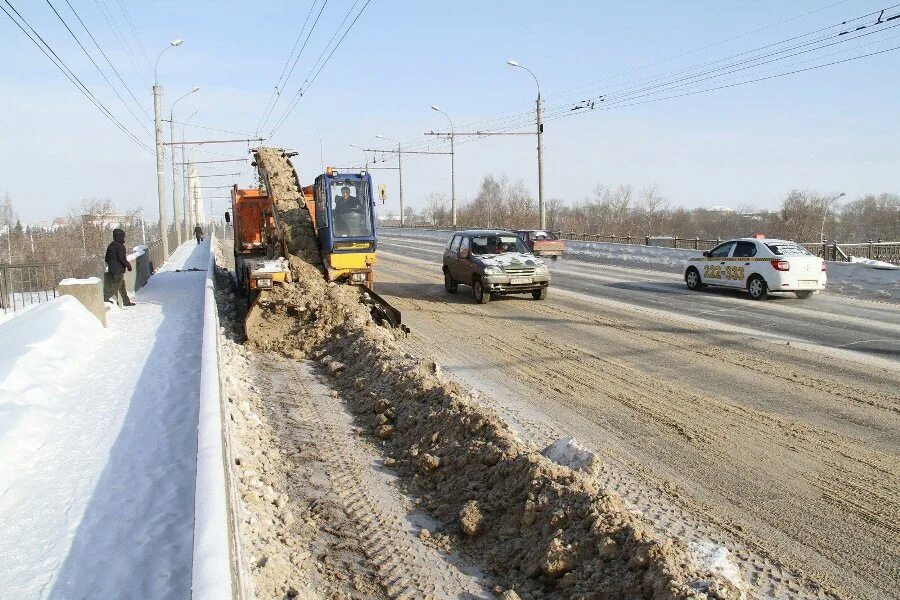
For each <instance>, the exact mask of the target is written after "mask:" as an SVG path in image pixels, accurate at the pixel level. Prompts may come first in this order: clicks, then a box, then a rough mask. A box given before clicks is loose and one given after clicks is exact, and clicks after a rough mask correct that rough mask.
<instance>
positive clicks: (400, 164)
mask: <svg viewBox="0 0 900 600" xmlns="http://www.w3.org/2000/svg"><path fill="white" fill-rule="evenodd" d="M375 137H377V138H378V139H379V140H386V141H388V142H397V175H398V177H399V178H400V227H403V162H402V156H403V152H402V150H401V148H400V140H395V139H394V138H389V137H387V136H383V135H381V134H380V133H379V134H376V135H375Z"/></svg>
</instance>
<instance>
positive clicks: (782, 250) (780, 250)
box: [766, 242, 813, 256]
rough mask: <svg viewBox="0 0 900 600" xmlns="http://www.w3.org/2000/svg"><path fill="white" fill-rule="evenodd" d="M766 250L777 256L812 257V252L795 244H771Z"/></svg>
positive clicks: (767, 245)
mask: <svg viewBox="0 0 900 600" xmlns="http://www.w3.org/2000/svg"><path fill="white" fill-rule="evenodd" d="M766 248H768V249H769V250H771V251H772V254H774V255H775V256H812V255H813V254H812V252H810V251H809V250H807V249H806V248H804V247H803V246H801V245H800V244H796V243H794V242H769V243H767V244H766Z"/></svg>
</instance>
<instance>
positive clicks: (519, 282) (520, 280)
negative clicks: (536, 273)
mask: <svg viewBox="0 0 900 600" xmlns="http://www.w3.org/2000/svg"><path fill="white" fill-rule="evenodd" d="M509 283H510V284H512V285H522V284H524V283H534V280H533V279H532V278H531V277H512V278H511V279H510V280H509Z"/></svg>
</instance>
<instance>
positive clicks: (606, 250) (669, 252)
mask: <svg viewBox="0 0 900 600" xmlns="http://www.w3.org/2000/svg"><path fill="white" fill-rule="evenodd" d="M387 231H389V235H396V236H400V237H409V238H419V239H432V240H440V241H446V240H447V239H449V238H450V235H451V234H452V233H453V232H452V231H447V230H439V229H395V228H391V229H389V230H387ZM565 243H566V253H565V254H564V255H563V256H562V258H561V259H560V260H563V261H565V260H572V259H574V260H578V261H583V262H596V263H600V264H611V265H616V266H621V267H628V268H639V269H645V270H650V271H661V272H666V273H677V274H679V275H681V274H683V273H684V264H685V262H687V261H688V260H690V259H691V258H693V257H697V256H702V255H703V252H701V251H699V250H685V249H682V248H665V247H662V246H645V245H643V244H614V243H609V242H583V241H576V240H566V241H565ZM872 263H880V261H869V260H868V259H855V260H854V261H853V262H830V261H829V262H828V263H827V270H828V285H827V286H826V288H825V293H829V294H838V295H842V296H852V297H855V298H862V299H864V300H879V301H885V302H895V303H900V272H898V271H897V270H896V268H893V269H888V268H886V267H883V266H876V265H874V264H872ZM882 264H889V263H882ZM890 266H891V267H894V265H890ZM552 271H553V269H552V267H551V273H552Z"/></svg>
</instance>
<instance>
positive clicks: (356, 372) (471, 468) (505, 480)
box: [247, 148, 742, 600]
mask: <svg viewBox="0 0 900 600" xmlns="http://www.w3.org/2000/svg"><path fill="white" fill-rule="evenodd" d="M258 160H259V161H260V162H261V165H262V166H263V167H264V168H265V169H266V170H267V171H268V173H269V181H270V186H271V189H270V192H271V194H272V196H273V201H274V203H275V206H276V210H277V211H278V212H279V216H280V217H281V219H282V221H283V223H285V226H286V228H287V232H286V240H287V244H288V249H289V252H290V254H291V257H290V267H291V273H292V277H293V281H294V284H293V285H290V286H284V287H279V288H276V289H274V290H272V292H271V296H270V301H269V302H267V303H266V304H265V306H264V307H262V310H260V311H259V316H258V318H257V319H256V321H255V322H254V323H253V324H252V326H253V327H254V328H255V330H254V333H253V336H252V339H253V342H252V343H250V342H248V344H247V345H248V347H249V348H250V349H251V350H252V351H254V352H257V353H258V352H271V351H274V352H278V353H281V354H283V355H285V356H287V357H289V358H291V359H295V360H312V361H315V362H316V363H317V364H319V365H320V371H321V374H322V376H323V377H324V378H327V380H328V382H329V384H330V385H331V386H333V387H334V388H335V389H337V390H339V392H340V398H335V399H334V402H341V401H343V402H345V403H346V405H347V406H346V408H347V409H348V410H349V412H350V413H351V414H353V415H354V418H355V421H356V424H357V425H358V426H359V427H360V428H361V429H362V431H363V432H365V434H367V435H369V436H371V439H372V440H375V441H377V442H378V444H377V448H379V449H380V451H381V452H382V453H383V454H384V464H385V465H387V466H390V468H392V469H393V470H394V471H395V474H396V475H397V477H398V478H399V483H400V485H401V487H402V489H403V490H404V492H406V493H407V494H409V495H410V496H411V497H413V498H415V499H416V504H417V505H418V508H419V510H422V511H424V512H425V513H427V514H428V515H429V516H430V517H432V518H433V519H435V520H436V521H437V522H438V523H440V526H439V527H437V528H436V530H435V531H431V532H429V537H430V540H429V541H430V543H433V544H436V545H438V546H439V547H440V548H441V549H443V550H445V551H447V552H450V553H458V554H459V555H460V556H462V557H463V558H464V559H465V560H466V561H468V562H470V563H472V564H474V565H477V566H478V567H479V568H480V569H481V570H482V571H483V573H484V574H485V575H486V577H488V578H489V579H490V580H491V581H492V582H495V583H496V584H497V586H498V587H497V588H495V591H496V592H498V593H504V592H505V593H504V596H505V597H507V598H511V597H516V595H518V596H519V597H522V598H548V599H549V598H553V599H556V598H559V599H563V598H566V599H568V598H598V599H600V598H609V599H613V598H647V599H657V600H663V599H676V598H708V599H713V598H717V599H737V598H741V597H742V593H741V591H740V590H738V589H737V588H736V587H735V586H734V585H732V584H731V583H730V582H728V581H725V580H724V579H722V578H721V577H718V576H717V575H716V574H714V573H712V572H710V571H708V570H705V569H704V568H703V567H701V566H700V565H699V564H698V562H697V561H696V560H695V559H694V558H693V557H692V555H691V553H690V552H688V551H687V549H686V548H685V547H684V546H683V545H682V544H681V543H680V542H679V541H678V540H673V539H664V538H663V537H661V536H660V535H659V534H658V533H656V532H654V531H653V530H652V528H651V527H650V526H649V524H647V523H644V522H642V520H641V517H640V516H639V515H636V514H632V513H631V512H629V511H628V510H627V509H626V508H625V506H624V505H623V503H622V502H621V501H620V500H619V498H618V497H616V496H615V495H614V494H612V493H610V492H609V491H606V490H604V489H601V488H599V487H598V486H597V484H596V483H595V482H594V480H593V478H592V477H591V475H590V473H589V472H584V471H582V470H573V469H570V468H568V467H565V466H560V465H557V464H555V463H553V462H552V461H551V460H549V459H548V458H546V457H545V456H544V455H542V454H541V452H540V451H539V449H538V448H537V447H535V446H534V445H530V444H526V443H525V442H523V441H522V440H521V439H520V438H519V437H518V436H517V435H516V434H515V432H514V431H513V430H512V429H511V428H510V427H509V426H508V425H507V424H506V423H504V422H503V421H502V420H501V419H500V418H499V417H498V416H497V415H496V414H495V413H493V412H492V411H490V410H488V409H486V408H484V407H482V406H480V405H479V404H478V403H477V402H476V401H475V399H473V398H471V397H469V396H467V395H466V394H465V393H464V392H463V391H462V389H461V387H460V386H459V385H458V384H457V383H456V382H454V381H453V380H451V379H450V378H448V377H445V376H444V375H443V374H442V372H441V370H440V368H439V366H437V365H436V364H435V363H434V362H433V361H430V360H428V359H427V358H417V357H414V356H413V355H411V354H410V353H409V352H408V351H407V349H406V348H405V347H404V344H403V339H402V334H398V333H397V332H395V331H394V330H390V329H388V328H385V327H381V326H379V325H377V324H376V323H375V322H374V321H373V319H372V316H371V314H370V311H369V309H368V308H367V307H366V305H364V304H362V303H361V302H360V295H359V291H358V290H357V288H356V287H354V286H344V285H335V284H330V283H328V282H326V281H325V279H324V277H323V275H322V272H321V258H320V257H319V255H318V251H317V246H316V239H315V233H314V231H313V229H312V224H311V221H310V219H309V215H308V213H307V211H306V209H305V207H304V206H303V204H302V192H301V190H300V189H298V187H297V183H296V181H297V179H296V175H295V173H294V170H293V167H292V165H291V164H290V162H289V161H288V160H287V158H285V157H284V155H283V152H282V151H281V150H280V149H274V148H261V149H260V150H259V154H258ZM247 326H248V327H250V326H251V324H250V323H248V324H247ZM270 425H271V426H272V428H277V425H276V424H270ZM253 493H255V494H257V495H259V496H260V499H261V501H262V502H263V503H268V504H269V505H271V509H270V512H271V514H272V515H275V514H276V513H278V511H279V508H280V507H283V506H284V505H285V503H286V499H285V498H283V497H282V496H281V495H279V494H277V493H274V492H272V491H271V490H269V489H266V488H265V487H260V488H259V489H257V490H256V491H255V492H253ZM264 496H265V497H264ZM270 516H271V515H270ZM288 520H289V521H291V522H292V521H293V519H288ZM269 521H270V522H271V523H274V524H275V525H274V529H275V530H277V529H278V528H279V527H282V528H286V527H289V526H290V524H291V523H290V522H289V523H287V524H285V523H284V520H278V519H269ZM270 533H272V535H271V538H272V539H271V540H270V542H271V543H283V544H289V543H290V542H289V541H287V540H286V538H285V533H284V532H281V533H280V534H279V533H278V532H277V531H273V532H270ZM279 539H280V540H282V541H280V542H279ZM255 575H256V587H257V592H258V593H259V594H260V596H261V597H283V596H284V594H285V592H286V590H285V588H283V587H280V586H279V585H272V582H269V583H266V582H265V581H261V580H264V579H265V575H264V572H263V571H259V570H257V572H256V573H255ZM288 579H289V577H288ZM513 590H514V592H513ZM288 591H291V592H294V593H293V594H288V595H296V591H295V590H293V589H291V590H288ZM270 594H271V595H270ZM375 595H378V596H380V594H374V592H373V596H375Z"/></svg>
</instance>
